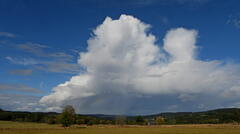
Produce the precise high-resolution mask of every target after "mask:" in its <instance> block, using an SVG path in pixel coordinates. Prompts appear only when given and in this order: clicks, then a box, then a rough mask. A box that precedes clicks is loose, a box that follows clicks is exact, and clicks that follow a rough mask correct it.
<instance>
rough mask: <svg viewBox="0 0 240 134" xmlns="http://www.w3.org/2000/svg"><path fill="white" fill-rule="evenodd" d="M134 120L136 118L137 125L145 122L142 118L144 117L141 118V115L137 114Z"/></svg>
mask: <svg viewBox="0 0 240 134" xmlns="http://www.w3.org/2000/svg"><path fill="white" fill-rule="evenodd" d="M135 120H136V123H137V124H138V125H144V124H145V120H144V118H143V117H142V116H137V117H136V118H135Z"/></svg>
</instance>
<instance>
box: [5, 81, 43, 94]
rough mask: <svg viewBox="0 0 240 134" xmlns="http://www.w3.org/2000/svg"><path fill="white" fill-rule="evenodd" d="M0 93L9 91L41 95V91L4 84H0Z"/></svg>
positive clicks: (20, 85) (19, 85) (23, 86)
mask: <svg viewBox="0 0 240 134" xmlns="http://www.w3.org/2000/svg"><path fill="white" fill-rule="evenodd" d="M0 91H4V92H9V91H19V92H26V93H42V91H41V90H39V89H36V88H32V87H29V86H26V85H22V84H5V83H0Z"/></svg>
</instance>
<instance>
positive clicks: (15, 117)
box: [0, 106, 240, 127]
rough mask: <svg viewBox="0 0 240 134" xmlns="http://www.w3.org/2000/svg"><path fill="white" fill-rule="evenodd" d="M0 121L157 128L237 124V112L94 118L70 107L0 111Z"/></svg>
mask: <svg viewBox="0 0 240 134" xmlns="http://www.w3.org/2000/svg"><path fill="white" fill-rule="evenodd" d="M0 120H5V121H21V122H38V123H48V124H62V126H63V127H68V126H70V125H72V124H79V125H83V124H84V125H96V124H111V125H125V124H126V125H161V124H206V123H207V124H219V123H240V109H237V108H230V109H218V110H211V111H206V112H177V113H161V114H156V115H148V116H105V117H104V116H98V115H80V114H76V113H75V110H74V108H73V107H72V106H65V107H64V108H63V110H62V113H55V112H48V113H44V112H12V111H4V110H1V109H0Z"/></svg>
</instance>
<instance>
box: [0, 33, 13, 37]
mask: <svg viewBox="0 0 240 134" xmlns="http://www.w3.org/2000/svg"><path fill="white" fill-rule="evenodd" d="M0 36H2V37H8V38H15V37H16V35H15V34H13V33H8V32H0Z"/></svg>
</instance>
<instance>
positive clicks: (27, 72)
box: [9, 69, 33, 75]
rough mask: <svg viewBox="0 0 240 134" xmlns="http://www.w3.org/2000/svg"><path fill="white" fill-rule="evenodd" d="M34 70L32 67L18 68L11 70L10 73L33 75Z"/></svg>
mask: <svg viewBox="0 0 240 134" xmlns="http://www.w3.org/2000/svg"><path fill="white" fill-rule="evenodd" d="M32 72H33V70H31V69H16V70H11V71H9V73H10V74H13V75H31V74H32Z"/></svg>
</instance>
